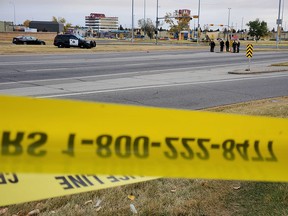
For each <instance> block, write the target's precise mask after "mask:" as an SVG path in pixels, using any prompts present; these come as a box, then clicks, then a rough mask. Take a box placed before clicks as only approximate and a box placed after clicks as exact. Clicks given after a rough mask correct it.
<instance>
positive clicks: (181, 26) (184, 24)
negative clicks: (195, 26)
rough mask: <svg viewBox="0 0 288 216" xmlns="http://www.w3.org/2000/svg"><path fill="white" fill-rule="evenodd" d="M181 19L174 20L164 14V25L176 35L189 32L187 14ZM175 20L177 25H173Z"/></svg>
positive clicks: (170, 15)
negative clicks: (185, 31)
mask: <svg viewBox="0 0 288 216" xmlns="http://www.w3.org/2000/svg"><path fill="white" fill-rule="evenodd" d="M182 16H183V17H176V18H174V17H173V16H172V14H171V13H166V15H165V23H167V24H168V25H169V26H170V30H169V31H170V32H171V33H174V34H175V35H178V34H179V33H180V32H181V31H184V30H189V23H190V20H191V18H190V16H189V15H188V14H183V15H182ZM175 20H177V23H175Z"/></svg>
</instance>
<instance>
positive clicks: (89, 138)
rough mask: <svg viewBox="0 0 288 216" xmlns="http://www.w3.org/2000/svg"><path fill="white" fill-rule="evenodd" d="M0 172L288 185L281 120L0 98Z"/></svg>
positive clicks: (287, 128) (287, 131) (285, 126)
mask: <svg viewBox="0 0 288 216" xmlns="http://www.w3.org/2000/svg"><path fill="white" fill-rule="evenodd" d="M0 103H1V104H0V113H1V118H0V119H1V120H0V141H1V143H0V171H1V172H9V173H11V172H20V173H27V172H30V173H66V174H67V173H84V174H89V173H97V174H110V173H113V174H115V175H123V174H127V173H129V174H130V175H140V176H163V177H165V176H166V177H187V178H207V179H238V180H261V181H288V172H287V164H288V119H277V118H267V117H252V116H240V115H231V114H219V113H209V112H203V111H185V110H173V109H163V108H149V107H136V106H127V105H114V104H103V103H92V102H76V101H69V100H52V99H32V98H21V97H5V96H1V97H0Z"/></svg>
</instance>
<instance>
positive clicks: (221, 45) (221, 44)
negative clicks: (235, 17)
mask: <svg viewBox="0 0 288 216" xmlns="http://www.w3.org/2000/svg"><path fill="white" fill-rule="evenodd" d="M223 50H224V41H223V40H221V41H220V52H223Z"/></svg>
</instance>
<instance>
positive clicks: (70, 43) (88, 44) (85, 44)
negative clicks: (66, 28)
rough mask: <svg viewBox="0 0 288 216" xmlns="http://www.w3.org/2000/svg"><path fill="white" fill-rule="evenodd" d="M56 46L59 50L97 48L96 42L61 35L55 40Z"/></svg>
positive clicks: (75, 36)
mask: <svg viewBox="0 0 288 216" xmlns="http://www.w3.org/2000/svg"><path fill="white" fill-rule="evenodd" d="M54 46H57V47H58V48H64V47H66V48H70V47H80V48H87V49H90V48H92V47H96V42H95V41H88V40H85V39H84V38H82V37H81V36H79V35H72V34H60V35H57V36H56V37H55V38H54Z"/></svg>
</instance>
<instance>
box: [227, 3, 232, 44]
mask: <svg viewBox="0 0 288 216" xmlns="http://www.w3.org/2000/svg"><path fill="white" fill-rule="evenodd" d="M230 10H231V8H228V29H227V31H228V33H227V40H229V28H230Z"/></svg>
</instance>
